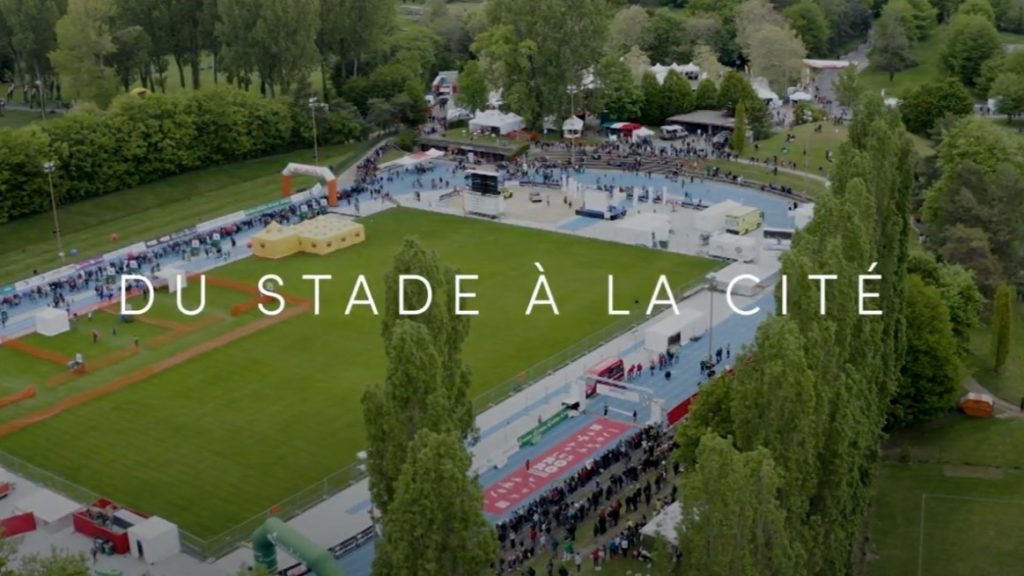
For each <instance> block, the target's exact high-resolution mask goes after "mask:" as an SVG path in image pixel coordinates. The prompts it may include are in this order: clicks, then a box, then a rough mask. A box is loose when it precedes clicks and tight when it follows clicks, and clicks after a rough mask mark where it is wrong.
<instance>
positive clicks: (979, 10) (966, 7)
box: [956, 0, 996, 25]
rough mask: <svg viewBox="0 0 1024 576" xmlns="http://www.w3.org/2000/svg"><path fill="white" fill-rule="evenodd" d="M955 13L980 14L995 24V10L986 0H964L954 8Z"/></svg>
mask: <svg viewBox="0 0 1024 576" xmlns="http://www.w3.org/2000/svg"><path fill="white" fill-rule="evenodd" d="M956 13H957V14H958V15H963V16H982V17H984V18H985V19H986V20H988V21H989V22H991V23H992V24H993V25H995V24H996V11H995V10H994V9H993V8H992V4H990V3H989V1H988V0H964V3H963V4H961V5H960V7H959V8H957V9H956Z"/></svg>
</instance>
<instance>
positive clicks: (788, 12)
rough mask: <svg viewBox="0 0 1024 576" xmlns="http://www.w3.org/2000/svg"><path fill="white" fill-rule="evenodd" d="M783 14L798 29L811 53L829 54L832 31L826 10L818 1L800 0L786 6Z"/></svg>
mask: <svg viewBox="0 0 1024 576" xmlns="http://www.w3.org/2000/svg"><path fill="white" fill-rule="evenodd" d="M782 15H783V16H785V17H786V20H789V24H790V26H792V27H793V29H794V30H796V33H797V35H799V36H800V39H801V40H802V41H803V43H804V46H805V47H806V48H807V53H808V54H809V55H811V56H816V57H821V56H826V55H828V54H829V39H830V38H829V37H830V35H831V33H832V31H831V29H830V28H829V24H828V20H827V19H826V18H825V12H823V11H822V9H821V6H820V5H819V4H818V3H817V2H815V1H814V0H800V1H799V2H797V3H795V4H792V5H790V6H789V7H788V8H786V9H785V10H784V11H783V12H782Z"/></svg>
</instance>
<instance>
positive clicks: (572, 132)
mask: <svg viewBox="0 0 1024 576" xmlns="http://www.w3.org/2000/svg"><path fill="white" fill-rule="evenodd" d="M582 135H583V120H581V119H580V118H579V116H570V117H568V118H566V119H565V122H562V138H565V139H566V140H574V139H576V138H579V137H580V136H582Z"/></svg>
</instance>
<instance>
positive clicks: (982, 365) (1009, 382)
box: [969, 303, 1024, 404]
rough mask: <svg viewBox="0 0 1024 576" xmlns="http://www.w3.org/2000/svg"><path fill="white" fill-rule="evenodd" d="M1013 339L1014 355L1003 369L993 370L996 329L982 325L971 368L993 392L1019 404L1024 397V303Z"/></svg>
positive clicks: (975, 338) (976, 334) (1019, 308)
mask: <svg viewBox="0 0 1024 576" xmlns="http://www.w3.org/2000/svg"><path fill="white" fill-rule="evenodd" d="M1015 310H1016V312H1017V313H1016V314H1015V316H1014V318H1013V335H1012V337H1011V338H1010V356H1009V357H1008V358H1007V359H1006V365H1005V366H1003V369H1002V370H1001V371H999V372H996V371H995V370H993V369H992V360H993V355H992V330H991V329H990V328H989V327H988V326H979V327H977V328H975V329H974V332H973V333H972V336H971V358H970V364H969V365H970V367H971V370H972V372H973V374H974V378H975V379H977V380H978V382H979V383H981V385H982V386H985V387H986V388H988V389H989V390H990V391H992V393H994V394H996V395H998V396H1000V397H1002V398H1003V399H1004V400H1006V401H1007V402H1011V403H1013V404H1017V403H1019V402H1020V399H1021V396H1024V304H1021V303H1017V305H1016V308H1015Z"/></svg>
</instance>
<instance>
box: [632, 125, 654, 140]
mask: <svg viewBox="0 0 1024 576" xmlns="http://www.w3.org/2000/svg"><path fill="white" fill-rule="evenodd" d="M653 137H654V130H651V129H650V128H646V127H641V128H639V129H637V130H634V131H633V140H643V139H644V138H653Z"/></svg>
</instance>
